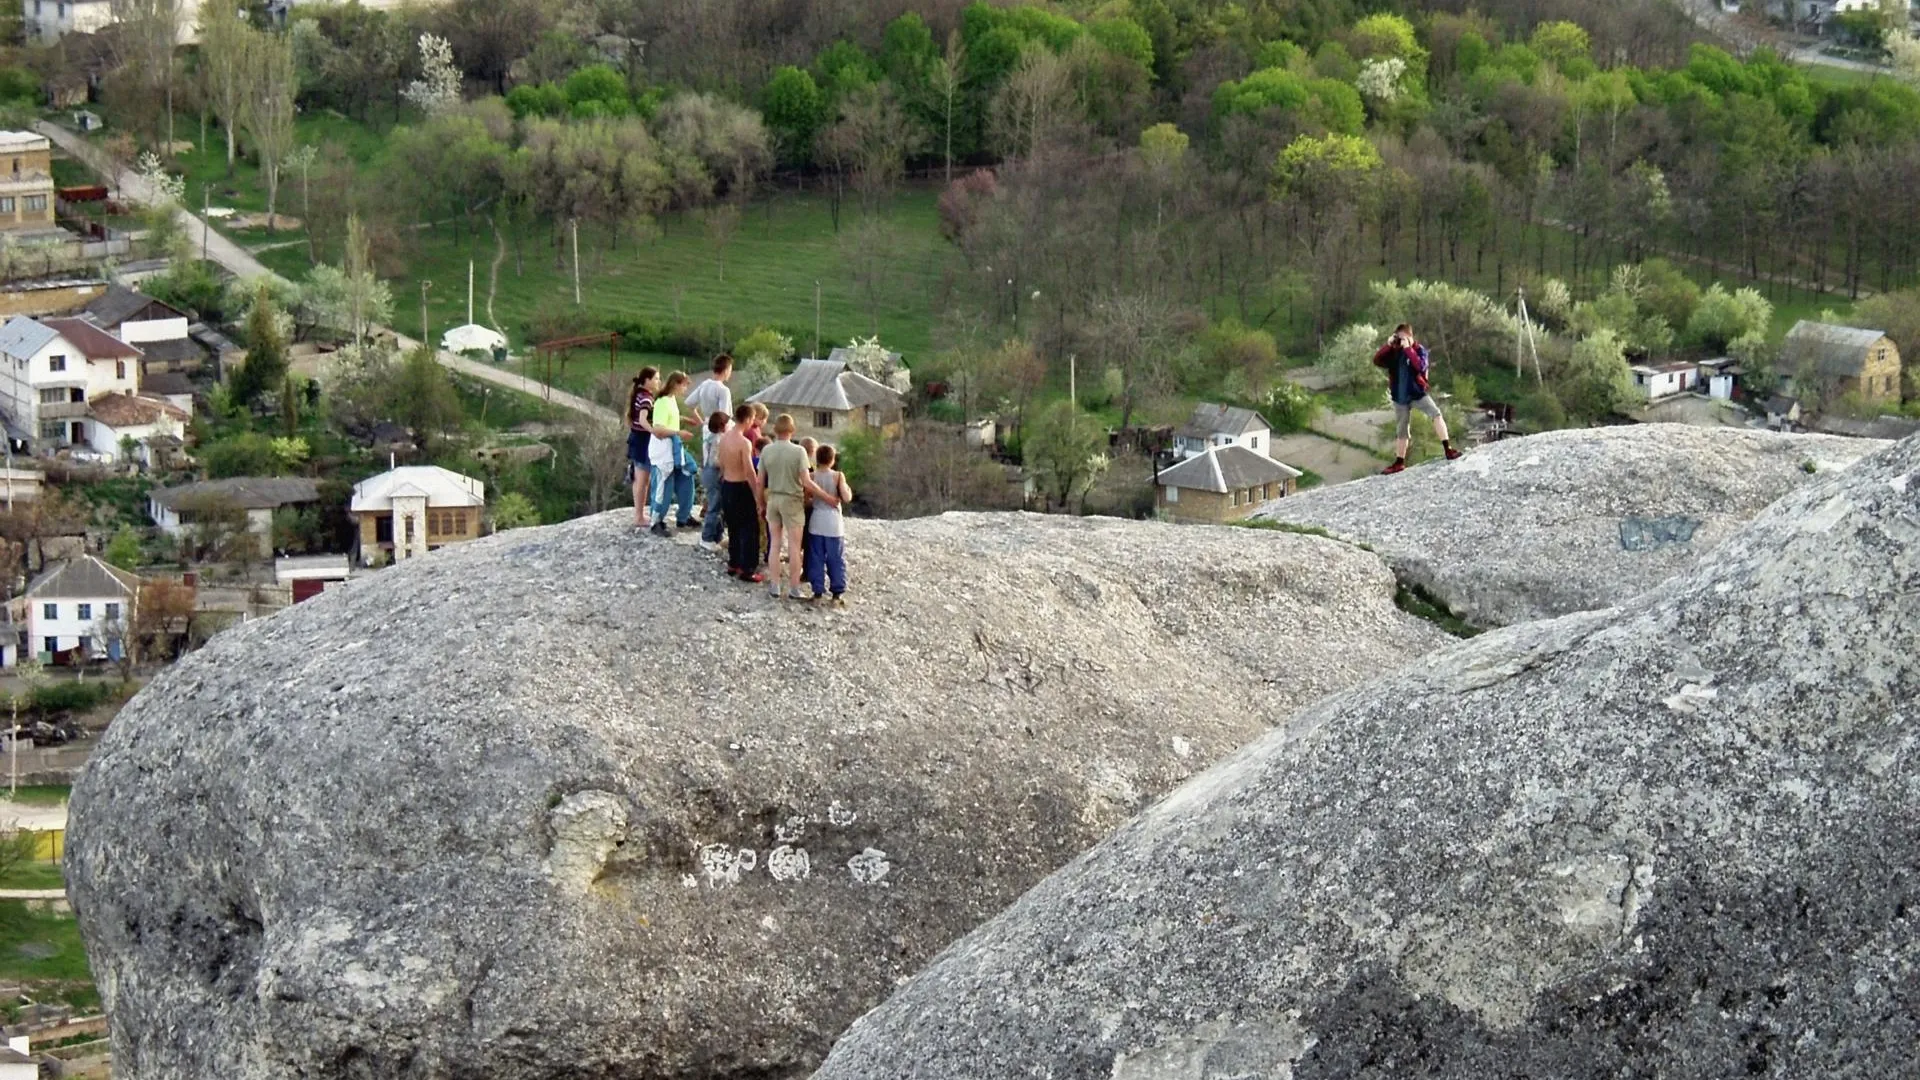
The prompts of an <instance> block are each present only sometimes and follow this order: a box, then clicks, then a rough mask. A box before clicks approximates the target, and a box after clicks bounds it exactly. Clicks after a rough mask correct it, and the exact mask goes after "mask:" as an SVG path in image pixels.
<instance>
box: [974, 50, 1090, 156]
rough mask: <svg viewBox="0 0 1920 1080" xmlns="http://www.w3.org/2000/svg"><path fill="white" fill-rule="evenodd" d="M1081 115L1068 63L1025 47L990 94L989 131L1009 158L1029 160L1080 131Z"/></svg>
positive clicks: (1052, 54) (1045, 51)
mask: <svg viewBox="0 0 1920 1080" xmlns="http://www.w3.org/2000/svg"><path fill="white" fill-rule="evenodd" d="M1079 110H1080V106H1079V102H1078V98H1077V97H1076V95H1075V94H1074V85H1073V69H1072V68H1071V67H1070V66H1069V65H1068V64H1067V62H1066V60H1064V59H1062V58H1061V57H1059V56H1056V55H1055V54H1054V53H1053V52H1051V51H1050V50H1048V49H1045V48H1039V47H1035V48H1029V49H1028V50H1027V51H1026V52H1024V53H1022V54H1021V55H1020V62H1019V63H1018V64H1016V65H1015V66H1014V69H1013V71H1012V72H1010V73H1009V74H1008V75H1007V80H1006V82H1005V83H1003V84H1002V85H1001V87H1000V92H999V93H997V94H996V95H994V99H993V112H992V116H991V117H990V119H989V124H990V127H989V132H990V134H991V135H992V136H993V141H994V143H995V144H996V145H997V146H998V147H999V148H1000V150H1001V152H1002V153H1003V154H1005V155H1006V156H1007V157H1009V158H1018V159H1026V158H1031V157H1033V156H1034V155H1035V154H1037V153H1040V152H1042V151H1044V150H1046V149H1047V148H1048V147H1051V146H1052V145H1053V144H1054V143H1055V142H1057V141H1059V139H1060V138H1061V137H1062V136H1063V135H1064V134H1065V133H1066V132H1067V131H1069V130H1071V129H1072V128H1074V127H1076V126H1078V124H1079V123H1080V122H1081V119H1082V118H1081V117H1080V116H1079V115H1078V114H1079Z"/></svg>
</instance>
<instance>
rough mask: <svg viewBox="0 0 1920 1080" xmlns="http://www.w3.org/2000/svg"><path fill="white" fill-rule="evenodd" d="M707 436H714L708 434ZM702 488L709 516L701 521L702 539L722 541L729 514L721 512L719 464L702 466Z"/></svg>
mask: <svg viewBox="0 0 1920 1080" xmlns="http://www.w3.org/2000/svg"><path fill="white" fill-rule="evenodd" d="M707 438H709V439H711V438H714V436H713V435H708V436H707ZM700 490H701V491H703V492H705V493H706V496H707V516H706V517H705V518H703V519H701V522H700V539H702V540H704V541H706V542H707V543H709V544H717V543H719V542H720V531H721V530H722V529H724V528H726V524H727V516H726V515H725V514H723V513H721V512H720V468H719V466H717V465H702V466H701V467H700Z"/></svg>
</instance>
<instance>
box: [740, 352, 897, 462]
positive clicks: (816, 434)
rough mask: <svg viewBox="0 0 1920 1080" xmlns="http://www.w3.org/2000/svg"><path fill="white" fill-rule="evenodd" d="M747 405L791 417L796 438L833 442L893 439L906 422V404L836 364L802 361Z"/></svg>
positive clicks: (887, 388)
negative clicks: (873, 436)
mask: <svg viewBox="0 0 1920 1080" xmlns="http://www.w3.org/2000/svg"><path fill="white" fill-rule="evenodd" d="M747 400H748V401H751V402H755V403H757V404H760V405H765V406H766V407H767V409H768V410H769V411H771V412H772V413H773V415H775V416H778V415H780V414H781V413H791V414H793V420H794V423H795V425H796V427H795V430H794V435H793V437H794V438H796V439H801V438H807V437H811V438H815V439H818V440H820V441H821V442H825V443H838V442H839V441H840V440H841V439H844V438H846V437H847V436H848V435H849V434H852V433H853V432H858V431H878V432H879V433H880V434H881V435H882V436H884V437H886V438H893V437H896V436H898V435H899V434H900V432H901V430H902V428H903V426H904V425H905V422H906V401H905V399H903V398H902V397H901V396H900V395H899V394H898V393H895V392H894V391H893V390H892V389H890V388H889V387H887V386H884V385H882V384H881V383H878V382H875V381H874V380H872V379H869V378H867V377H866V376H865V375H862V374H860V373H858V372H855V371H848V370H847V365H846V364H845V362H843V361H838V360H802V361H800V366H799V367H797V368H795V369H794V372H793V374H791V375H789V376H787V377H786V378H784V379H781V380H780V381H779V382H776V383H774V384H773V385H771V386H769V387H767V388H766V389H764V390H762V391H760V392H759V393H757V394H755V395H753V396H752V397H750V398H748V399H747ZM769 430H771V429H769Z"/></svg>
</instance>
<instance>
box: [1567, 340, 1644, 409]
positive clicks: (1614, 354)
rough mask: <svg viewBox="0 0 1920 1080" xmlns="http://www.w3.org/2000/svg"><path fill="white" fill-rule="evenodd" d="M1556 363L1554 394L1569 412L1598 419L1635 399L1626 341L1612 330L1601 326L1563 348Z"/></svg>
mask: <svg viewBox="0 0 1920 1080" xmlns="http://www.w3.org/2000/svg"><path fill="white" fill-rule="evenodd" d="M1565 354H1566V355H1565V359H1564V360H1562V361H1560V362H1559V363H1556V364H1555V370H1554V372H1553V375H1552V384H1553V389H1554V394H1555V396H1556V397H1558V398H1559V399H1560V402H1561V404H1562V405H1564V406H1565V407H1566V410H1567V412H1568V413H1570V414H1572V415H1573V416H1576V417H1579V418H1581V419H1584V420H1599V419H1603V418H1605V417H1607V416H1610V415H1612V414H1614V413H1619V412H1623V411H1624V410H1626V409H1628V408H1630V407H1632V405H1633V403H1634V402H1635V400H1636V399H1637V395H1636V392H1635V390H1634V386H1633V371H1632V369H1631V368H1629V367H1628V366H1627V356H1626V348H1625V345H1624V344H1623V343H1622V342H1621V340H1620V338H1619V335H1617V334H1615V333H1614V332H1613V331H1612V330H1607V329H1601V330H1597V331H1595V332H1594V333H1592V334H1590V335H1588V336H1587V337H1584V338H1582V339H1580V340H1579V341H1577V342H1575V343H1574V344H1573V347H1572V348H1570V349H1567V350H1565Z"/></svg>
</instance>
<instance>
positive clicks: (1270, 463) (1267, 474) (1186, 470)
mask: <svg viewBox="0 0 1920 1080" xmlns="http://www.w3.org/2000/svg"><path fill="white" fill-rule="evenodd" d="M1299 479H1300V470H1298V469H1295V468H1293V467H1291V466H1288V465H1283V464H1281V463H1280V462H1278V461H1275V460H1273V459H1272V458H1270V457H1268V456H1267V455H1265V454H1262V453H1258V452H1256V451H1254V450H1250V449H1248V448H1247V447H1245V446H1240V445H1237V444H1236V445H1228V446H1210V447H1208V448H1207V449H1206V450H1205V451H1204V452H1202V453H1200V454H1198V455H1196V456H1194V457H1190V458H1187V459H1186V460H1184V461H1181V462H1180V463H1179V464H1177V465H1174V466H1173V467H1171V468H1167V469H1162V470H1161V471H1160V473H1159V474H1158V475H1157V476H1155V477H1154V484H1155V486H1156V487H1157V488H1158V492H1157V494H1156V495H1155V498H1154V510H1155V513H1156V514H1157V516H1159V517H1160V518H1162V519H1164V520H1167V521H1184V522H1199V523H1206V524H1221V523H1224V522H1228V521H1238V520H1240V519H1241V518H1244V517H1246V516H1247V515H1249V514H1251V513H1253V509H1254V507H1256V506H1259V505H1260V504H1261V503H1263V502H1267V501H1269V500H1271V499H1279V498H1284V497H1286V496H1288V495H1291V494H1293V493H1294V485H1295V483H1296V482H1297V481H1298V480H1299Z"/></svg>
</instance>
